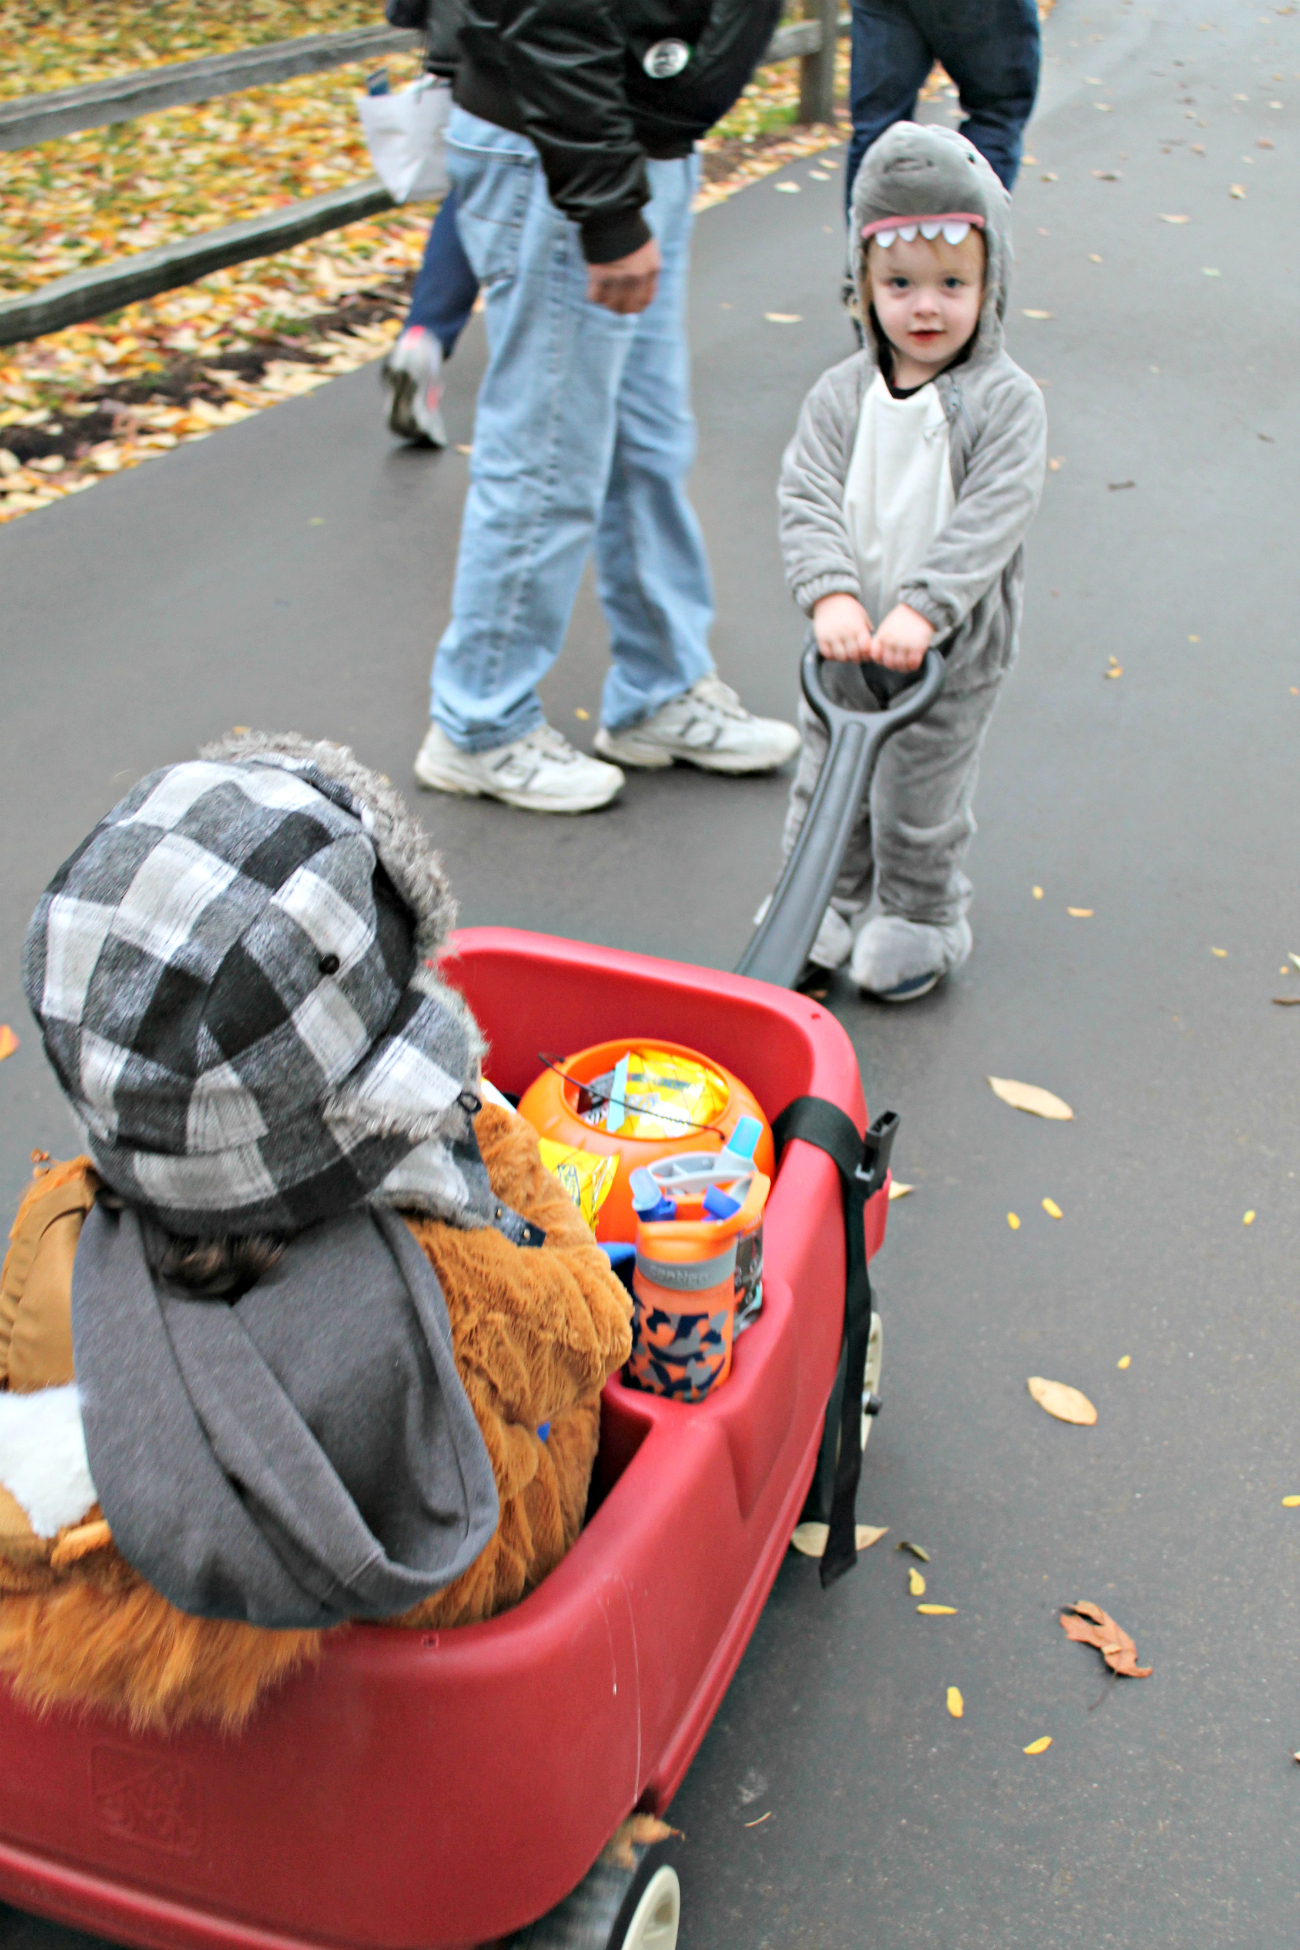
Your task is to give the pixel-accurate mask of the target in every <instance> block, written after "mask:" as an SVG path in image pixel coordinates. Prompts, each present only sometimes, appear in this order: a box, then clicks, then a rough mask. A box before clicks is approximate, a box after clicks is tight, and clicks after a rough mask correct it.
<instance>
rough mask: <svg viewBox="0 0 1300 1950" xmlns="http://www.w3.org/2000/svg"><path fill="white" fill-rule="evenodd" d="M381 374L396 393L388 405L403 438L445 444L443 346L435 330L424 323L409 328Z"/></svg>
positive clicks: (392, 424) (393, 426)
mask: <svg viewBox="0 0 1300 1950" xmlns="http://www.w3.org/2000/svg"><path fill="white" fill-rule="evenodd" d="M380 377H381V378H382V379H383V381H384V383H385V385H387V386H388V387H389V389H390V390H391V392H392V395H393V397H392V400H391V401H390V403H389V408H388V424H389V427H390V428H391V430H392V431H393V432H394V433H396V434H400V435H401V437H402V439H403V440H414V441H417V442H419V443H420V444H422V445H427V446H430V447H445V446H446V444H447V429H446V427H445V426H444V425H443V420H442V411H441V405H442V347H441V346H440V345H439V343H438V341H437V339H436V338H435V337H434V336H433V333H432V332H429V331H426V330H425V328H424V326H423V325H412V326H410V327H408V329H407V330H406V331H405V332H403V333H402V336H401V338H400V339H398V341H397V344H396V345H395V346H394V347H393V349H392V351H391V352H390V353H389V355H388V357H387V358H386V359H385V360H384V363H383V366H382V367H381V368H380Z"/></svg>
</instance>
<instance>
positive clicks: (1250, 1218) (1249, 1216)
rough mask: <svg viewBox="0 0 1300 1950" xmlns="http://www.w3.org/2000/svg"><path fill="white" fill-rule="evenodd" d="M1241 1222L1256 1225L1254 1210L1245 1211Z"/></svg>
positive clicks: (1246, 1224)
mask: <svg viewBox="0 0 1300 1950" xmlns="http://www.w3.org/2000/svg"><path fill="white" fill-rule="evenodd" d="M1241 1223H1242V1224H1243V1225H1244V1226H1253V1225H1254V1223H1255V1214H1254V1212H1253V1211H1252V1212H1243V1213H1242V1215H1241Z"/></svg>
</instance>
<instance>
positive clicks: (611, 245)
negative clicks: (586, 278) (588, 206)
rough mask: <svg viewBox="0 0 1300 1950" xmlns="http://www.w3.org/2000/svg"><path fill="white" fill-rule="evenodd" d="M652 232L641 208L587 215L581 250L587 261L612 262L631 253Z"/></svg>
mask: <svg viewBox="0 0 1300 1950" xmlns="http://www.w3.org/2000/svg"><path fill="white" fill-rule="evenodd" d="M653 234H654V233H653V231H652V230H651V228H650V226H649V224H648V223H647V222H646V220H645V218H644V217H643V216H642V215H641V212H640V211H639V210H615V211H612V212H611V213H610V214H609V215H608V216H606V215H604V214H601V215H600V216H595V217H588V218H587V220H586V222H585V223H584V224H583V226H582V254H583V256H584V257H585V258H586V260H587V262H588V264H613V263H614V262H615V260H616V259H617V258H620V257H631V255H632V253H633V251H639V250H640V248H641V246H642V244H648V243H649V242H650V239H651V237H652V236H653Z"/></svg>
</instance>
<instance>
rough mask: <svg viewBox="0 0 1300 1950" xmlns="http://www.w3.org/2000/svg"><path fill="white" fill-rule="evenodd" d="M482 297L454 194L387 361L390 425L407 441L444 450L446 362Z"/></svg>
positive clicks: (432, 234)
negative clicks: (458, 221)
mask: <svg viewBox="0 0 1300 1950" xmlns="http://www.w3.org/2000/svg"><path fill="white" fill-rule="evenodd" d="M477 297H478V279H477V278H476V277H475V275H474V271H473V268H472V266H471V264H470V261H469V259H468V258H467V257H466V255H465V252H464V249H463V247H462V245H461V241H460V232H459V231H458V230H457V228H456V192H455V190H452V191H450V192H449V194H448V195H447V196H446V197H445V198H444V199H443V204H442V208H441V209H440V210H439V212H438V214H437V216H436V217H435V218H434V220H433V224H432V226H431V228H430V230H429V241H428V242H427V243H426V245H425V247H424V261H423V263H422V264H421V265H420V268H419V271H418V272H417V273H416V278H415V284H414V286H413V287H412V290H411V304H410V309H409V310H408V312H407V314H406V324H405V325H404V326H403V328H402V335H401V337H400V338H399V339H398V341H397V344H396V345H395V346H394V347H393V349H392V351H391V352H390V353H389V355H388V357H387V358H386V359H385V360H384V365H383V377H384V381H385V383H386V384H387V385H388V387H389V388H390V390H391V393H392V398H391V401H390V403H389V408H388V424H389V426H390V427H391V428H392V430H393V432H394V433H396V434H400V435H401V437H402V439H403V440H411V441H415V442H418V443H419V444H421V445H424V446H429V447H445V446H446V444H447V431H446V428H445V427H444V426H443V422H442V410H441V404H440V402H441V399H442V362H443V360H444V359H450V357H451V355H452V353H453V351H454V350H455V347H456V341H457V339H458V338H459V337H460V335H461V333H462V332H463V331H464V329H465V326H466V324H467V323H468V321H469V315H470V313H471V312H472V311H473V309H474V301H475V299H476V298H477Z"/></svg>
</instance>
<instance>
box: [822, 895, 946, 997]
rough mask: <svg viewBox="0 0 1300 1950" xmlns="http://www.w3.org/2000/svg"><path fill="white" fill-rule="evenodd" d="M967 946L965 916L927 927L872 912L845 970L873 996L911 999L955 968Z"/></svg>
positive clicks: (898, 917)
mask: <svg viewBox="0 0 1300 1950" xmlns="http://www.w3.org/2000/svg"><path fill="white" fill-rule="evenodd" d="M971 946H972V942H971V931H970V922H969V921H968V920H966V918H965V916H963V917H962V919H961V920H960V921H955V922H954V923H953V924H952V926H951V927H947V928H932V927H928V926H927V925H926V924H925V923H924V922H922V921H904V920H902V919H901V918H900V916H898V915H897V914H877V915H875V916H874V917H873V919H871V920H870V921H868V922H867V924H866V926H865V927H864V928H863V929H862V931H861V933H860V934H859V935H858V938H857V940H856V941H855V942H854V944H853V953H852V956H851V958H850V961H849V973H850V975H851V976H852V977H853V979H854V981H855V982H856V983H857V985H858V987H859V988H860V989H861V990H862V991H863V993H864V994H866V995H874V996H875V998H876V1000H877V1001H878V1002H915V1001H916V1000H917V998H918V997H919V996H922V995H928V994H929V993H930V990H931V989H932V988H933V987H934V986H935V984H936V983H937V982H941V981H942V980H943V978H944V976H945V975H951V974H952V973H953V971H954V970H955V969H958V968H960V967H961V966H962V963H963V962H964V961H966V959H967V957H968V956H969V954H970V951H971Z"/></svg>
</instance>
